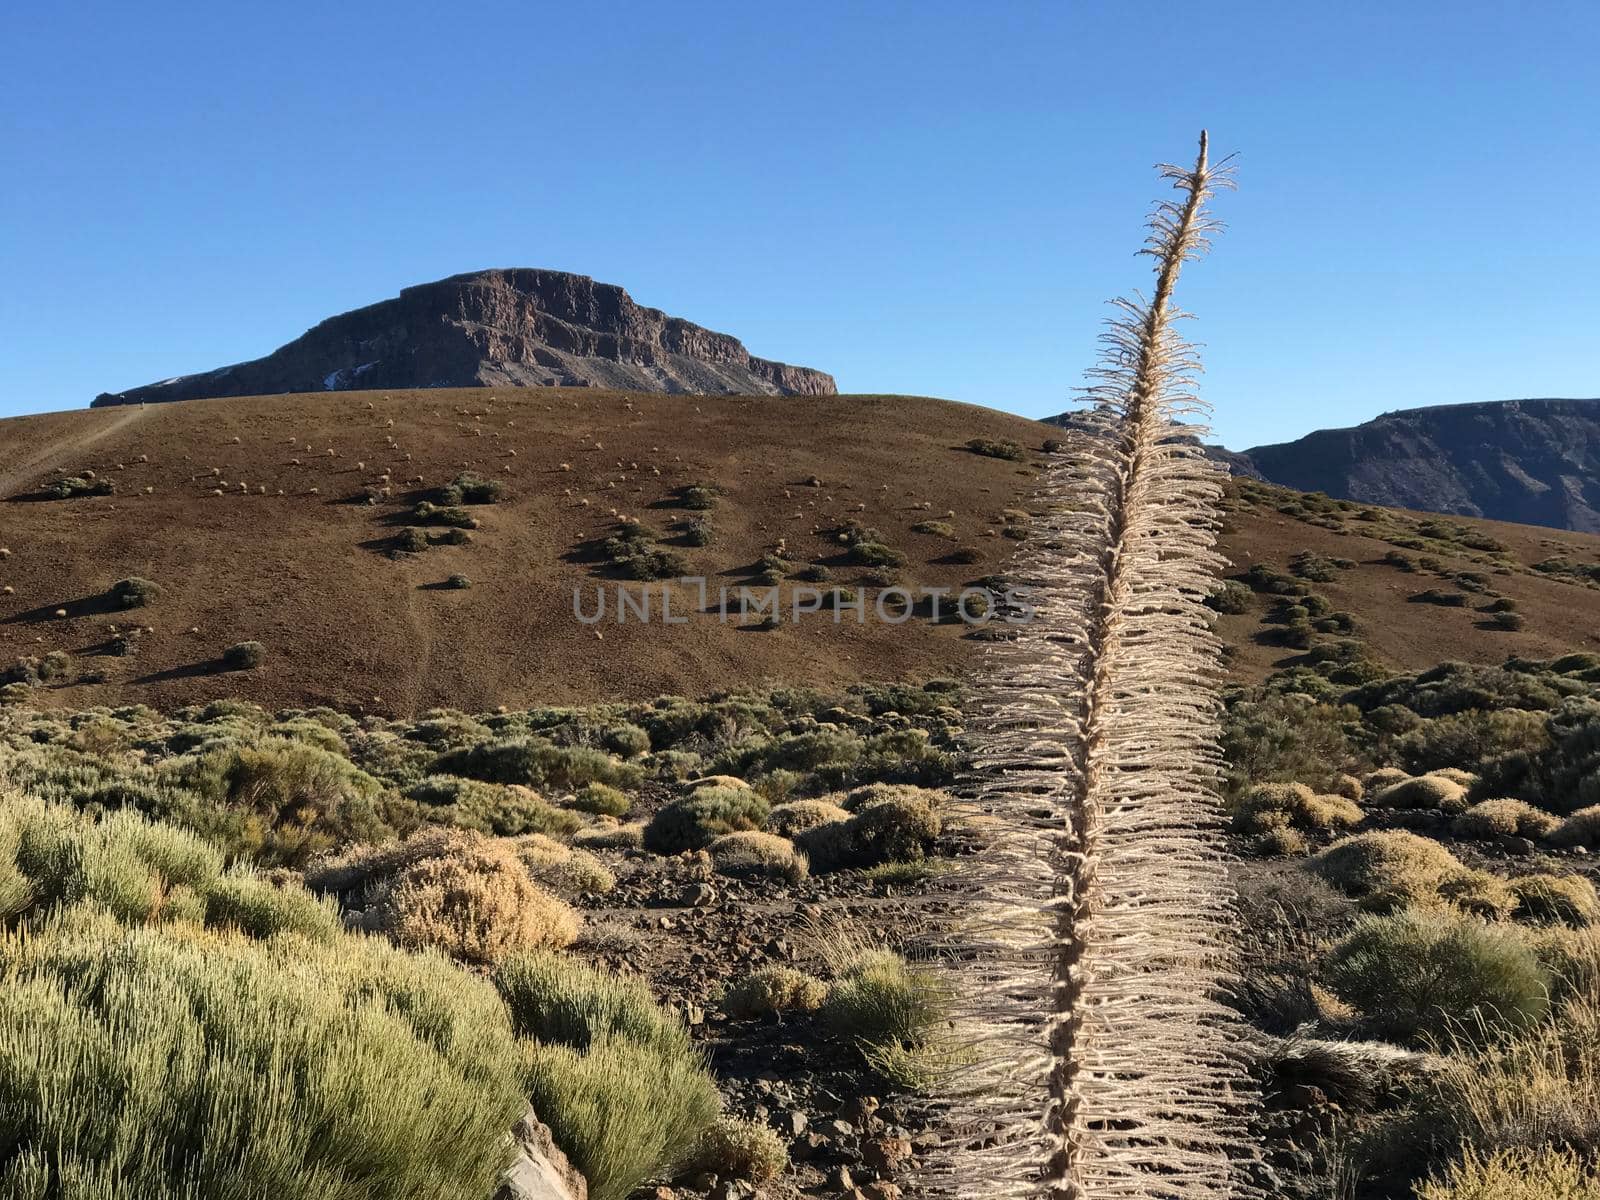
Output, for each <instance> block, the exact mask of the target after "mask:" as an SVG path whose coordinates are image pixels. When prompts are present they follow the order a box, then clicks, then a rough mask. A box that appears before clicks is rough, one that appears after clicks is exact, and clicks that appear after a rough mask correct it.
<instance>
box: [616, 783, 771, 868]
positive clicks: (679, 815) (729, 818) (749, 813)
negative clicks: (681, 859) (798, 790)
mask: <svg viewBox="0 0 1600 1200" xmlns="http://www.w3.org/2000/svg"><path fill="white" fill-rule="evenodd" d="M770 811H771V809H770V807H769V805H768V804H767V801H766V800H765V799H764V798H763V797H762V796H760V795H759V794H758V793H756V792H753V791H751V790H750V789H749V788H747V787H721V786H715V785H713V786H710V787H702V788H697V789H695V790H694V791H692V792H690V793H689V795H687V796H684V797H682V798H680V799H678V800H674V801H673V802H672V803H670V804H668V805H666V806H665V807H664V808H662V809H661V810H660V811H659V812H657V813H656V815H655V816H654V817H653V818H651V821H650V823H649V824H648V825H646V826H645V830H644V844H645V846H646V848H648V849H650V850H653V851H655V852H656V853H657V854H678V853H681V852H682V851H685V850H702V849H704V848H705V847H706V846H708V845H710V844H711V842H712V841H713V840H714V839H715V838H718V837H720V836H722V835H723V834H725V833H737V832H741V831H744V830H756V829H760V828H761V826H762V825H763V824H764V823H765V822H766V819H767V816H768V814H769V813H770Z"/></svg>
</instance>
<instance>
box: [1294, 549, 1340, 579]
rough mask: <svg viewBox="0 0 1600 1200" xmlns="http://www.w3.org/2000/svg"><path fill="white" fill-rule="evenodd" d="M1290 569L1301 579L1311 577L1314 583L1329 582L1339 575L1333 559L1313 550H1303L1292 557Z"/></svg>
mask: <svg viewBox="0 0 1600 1200" xmlns="http://www.w3.org/2000/svg"><path fill="white" fill-rule="evenodd" d="M1289 570H1291V571H1293V572H1294V573H1295V574H1296V575H1298V576H1300V578H1301V579H1309V580H1311V582H1313V583H1328V582H1330V581H1332V580H1334V579H1337V578H1338V576H1339V570H1338V568H1337V567H1336V566H1334V564H1333V560H1331V559H1328V558H1324V557H1323V556H1322V555H1320V554H1317V553H1315V552H1313V551H1311V550H1302V551H1300V553H1299V554H1296V555H1295V556H1294V557H1293V558H1291V559H1290V560H1289Z"/></svg>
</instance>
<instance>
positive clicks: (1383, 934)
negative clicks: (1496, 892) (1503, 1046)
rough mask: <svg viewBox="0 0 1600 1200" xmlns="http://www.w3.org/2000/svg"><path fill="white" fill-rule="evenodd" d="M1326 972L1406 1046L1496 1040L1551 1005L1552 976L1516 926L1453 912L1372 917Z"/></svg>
mask: <svg viewBox="0 0 1600 1200" xmlns="http://www.w3.org/2000/svg"><path fill="white" fill-rule="evenodd" d="M1325 974H1326V978H1327V981H1328V985H1329V986H1330V987H1331V988H1332V989H1333V991H1334V993H1335V994H1336V995H1338V996H1339V998H1340V999H1342V1000H1344V1001H1346V1002H1347V1003H1349V1004H1353V1005H1355V1007H1356V1008H1357V1009H1359V1010H1360V1011H1361V1012H1362V1013H1363V1014H1364V1016H1365V1018H1366V1020H1367V1022H1368V1024H1369V1025H1370V1026H1371V1027H1372V1028H1373V1029H1374V1030H1375V1031H1376V1032H1377V1033H1379V1034H1380V1035H1381V1036H1385V1037H1395V1038H1401V1039H1404V1040H1407V1041H1416V1040H1419V1039H1423V1038H1429V1039H1435V1040H1439V1041H1444V1042H1451V1041H1458V1040H1461V1041H1469V1042H1470V1041H1476V1040H1479V1039H1481V1038H1484V1037H1491V1038H1492V1037H1495V1036H1498V1035H1500V1034H1503V1033H1506V1032H1510V1031H1515V1030H1517V1029H1523V1028H1527V1027H1529V1026H1531V1025H1534V1024H1536V1023H1537V1022H1538V1021H1539V1020H1541V1019H1542V1018H1543V1017H1544V1015H1545V1012H1546V1011H1547V1009H1548V1007H1549V1000H1548V985H1549V977H1548V975H1547V974H1546V972H1545V970H1544V968H1543V967H1541V966H1540V964H1539V961H1538V959H1537V958H1536V957H1535V956H1534V954H1533V951H1532V950H1531V949H1530V948H1529V946H1528V944H1527V943H1526V942H1525V941H1524V940H1523V939H1522V937H1521V936H1520V935H1519V934H1518V933H1517V932H1516V931H1515V927H1510V926H1494V925H1485V924H1483V923H1482V922H1481V921H1478V920H1475V919H1473V918H1471V917H1465V916H1459V915H1456V914H1452V913H1449V912H1441V911H1434V912H1424V911H1418V910H1411V911H1408V912H1404V913H1401V914H1399V915H1398V916H1392V917H1368V918H1364V919H1363V920H1362V921H1361V922H1359V923H1358V924H1357V926H1356V928H1355V929H1354V930H1353V931H1352V932H1351V933H1350V934H1349V935H1347V936H1346V937H1345V938H1344V939H1343V940H1341V941H1340V942H1339V943H1338V944H1337V945H1335V946H1334V948H1333V950H1332V952H1331V953H1330V955H1329V957H1328V960H1327V966H1326V972H1325Z"/></svg>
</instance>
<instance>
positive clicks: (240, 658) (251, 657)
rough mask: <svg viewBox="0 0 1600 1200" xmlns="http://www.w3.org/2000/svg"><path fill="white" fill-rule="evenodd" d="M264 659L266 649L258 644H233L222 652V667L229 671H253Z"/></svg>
mask: <svg viewBox="0 0 1600 1200" xmlns="http://www.w3.org/2000/svg"><path fill="white" fill-rule="evenodd" d="M266 657H267V648H266V647H265V646H263V645H262V644H261V643H260V642H235V643H234V644H233V645H231V646H229V647H228V648H227V649H226V650H224V651H223V652H222V665H223V667H225V668H226V669H227V670H229V671H253V670H255V668H257V667H259V666H260V665H261V664H262V663H263V662H265V661H266Z"/></svg>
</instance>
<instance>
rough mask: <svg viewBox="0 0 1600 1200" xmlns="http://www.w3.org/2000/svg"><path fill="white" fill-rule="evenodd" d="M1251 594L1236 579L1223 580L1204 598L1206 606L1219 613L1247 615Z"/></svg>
mask: <svg viewBox="0 0 1600 1200" xmlns="http://www.w3.org/2000/svg"><path fill="white" fill-rule="evenodd" d="M1252 596H1253V593H1252V592H1251V591H1250V589H1249V588H1248V587H1246V586H1245V585H1244V584H1242V583H1240V582H1239V581H1238V580H1237V579H1224V580H1223V581H1222V582H1221V583H1219V584H1217V586H1216V587H1215V588H1214V589H1213V590H1212V592H1211V594H1210V595H1209V596H1207V597H1206V604H1207V605H1208V606H1209V607H1211V608H1214V609H1215V610H1216V611H1217V612H1219V613H1233V614H1235V615H1237V614H1239V613H1247V612H1249V611H1250V601H1251V599H1252Z"/></svg>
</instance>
